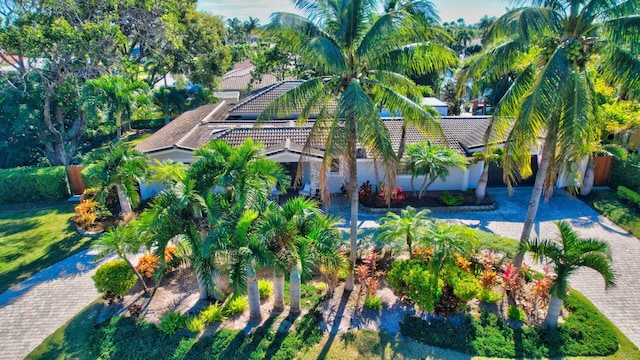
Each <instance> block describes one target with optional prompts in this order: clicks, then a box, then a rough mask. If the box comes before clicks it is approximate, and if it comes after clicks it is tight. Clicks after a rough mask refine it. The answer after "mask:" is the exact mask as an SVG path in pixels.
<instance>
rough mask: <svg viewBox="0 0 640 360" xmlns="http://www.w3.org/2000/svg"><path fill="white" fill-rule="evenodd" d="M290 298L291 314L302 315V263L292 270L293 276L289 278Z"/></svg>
mask: <svg viewBox="0 0 640 360" xmlns="http://www.w3.org/2000/svg"><path fill="white" fill-rule="evenodd" d="M289 296H290V300H289V301H290V303H291V305H290V306H289V313H291V314H299V313H300V263H298V264H296V265H295V266H293V267H292V268H291V275H290V276H289Z"/></svg>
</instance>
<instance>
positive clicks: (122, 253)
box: [118, 251, 149, 292]
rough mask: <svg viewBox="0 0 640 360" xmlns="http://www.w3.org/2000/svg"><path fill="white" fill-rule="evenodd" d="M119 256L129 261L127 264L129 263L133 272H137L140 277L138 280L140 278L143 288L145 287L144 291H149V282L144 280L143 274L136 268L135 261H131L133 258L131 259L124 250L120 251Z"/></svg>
mask: <svg viewBox="0 0 640 360" xmlns="http://www.w3.org/2000/svg"><path fill="white" fill-rule="evenodd" d="M118 256H120V258H121V259H122V260H124V261H125V262H126V263H127V265H129V267H130V268H131V270H133V272H134V273H135V274H136V277H137V278H138V280H140V283H141V284H142V288H143V289H144V291H145V292H146V291H148V290H149V287H147V283H146V282H145V281H144V278H143V277H142V274H140V272H139V271H138V269H136V267H135V266H133V263H132V262H131V260H129V258H128V257H127V256H126V255H125V254H124V252H122V251H118Z"/></svg>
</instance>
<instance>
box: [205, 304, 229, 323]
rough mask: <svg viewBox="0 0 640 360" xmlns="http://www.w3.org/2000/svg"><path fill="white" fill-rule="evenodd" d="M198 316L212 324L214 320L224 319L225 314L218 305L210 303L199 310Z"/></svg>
mask: <svg viewBox="0 0 640 360" xmlns="http://www.w3.org/2000/svg"><path fill="white" fill-rule="evenodd" d="M200 318H202V319H203V320H204V321H205V322H206V323H207V324H212V323H214V322H216V321H222V320H224V318H225V316H224V312H223V311H222V307H221V306H220V305H218V304H211V305H209V306H207V307H206V308H204V310H202V311H201V312H200Z"/></svg>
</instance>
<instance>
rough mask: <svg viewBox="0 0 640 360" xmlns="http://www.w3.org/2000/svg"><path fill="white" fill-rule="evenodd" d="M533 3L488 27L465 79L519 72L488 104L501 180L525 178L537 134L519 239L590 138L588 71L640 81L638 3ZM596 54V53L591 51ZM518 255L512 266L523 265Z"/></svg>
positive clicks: (628, 82) (592, 101) (633, 83)
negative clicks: (500, 149) (537, 155)
mask: <svg viewBox="0 0 640 360" xmlns="http://www.w3.org/2000/svg"><path fill="white" fill-rule="evenodd" d="M520 3H531V4H532V5H534V6H531V7H520V8H516V9H513V10H511V11H509V12H507V13H506V14H505V15H503V16H502V17H500V18H499V19H498V20H496V22H495V23H494V24H493V25H492V26H491V28H490V30H489V32H488V33H487V37H486V41H487V43H488V44H489V49H488V50H487V51H486V52H484V53H483V54H482V55H480V56H478V57H477V58H474V59H472V61H471V62H470V63H469V64H468V65H467V69H466V71H465V74H466V75H465V76H464V81H462V83H465V82H466V79H467V78H471V77H474V78H481V77H483V76H484V77H485V78H488V79H499V78H501V77H502V76H503V75H505V74H508V73H510V72H516V73H517V74H518V76H517V77H516V78H515V80H514V81H513V82H512V83H511V86H510V87H509V90H508V91H507V92H506V93H505V95H504V96H503V97H502V99H500V101H499V102H498V104H497V105H496V107H495V109H494V110H495V112H494V116H493V119H492V123H491V126H490V127H489V129H488V131H487V133H486V135H485V141H487V142H489V141H488V139H489V138H494V136H497V137H498V138H504V136H505V134H507V133H509V135H508V137H507V140H506V144H505V155H504V163H503V166H504V171H505V175H504V176H505V180H506V181H507V182H508V183H509V185H511V183H512V182H513V181H516V180H517V179H518V177H519V175H520V176H522V177H527V176H530V175H531V167H530V153H531V150H530V149H531V148H532V147H533V146H535V145H536V144H537V141H538V139H539V138H540V137H544V144H543V146H542V160H541V162H540V166H539V167H538V173H537V174H536V178H535V183H534V187H533V191H532V194H531V201H530V202H529V208H528V210H527V215H526V218H525V222H524V226H523V230H522V234H521V236H520V241H521V242H525V241H526V240H527V239H528V238H529V236H530V234H531V229H532V227H533V224H534V221H535V217H536V213H537V210H538V205H539V202H540V198H541V195H542V192H543V188H545V187H546V190H547V194H550V193H551V191H552V188H553V185H554V179H555V178H556V175H557V174H558V172H559V171H560V168H561V167H565V169H568V170H569V171H568V172H569V173H576V171H575V170H577V167H576V164H577V163H578V162H580V161H581V160H582V159H583V158H584V156H585V155H586V154H587V150H585V149H587V148H588V146H586V145H588V144H589V143H591V142H593V141H595V140H596V139H595V131H594V129H596V128H597V126H596V125H595V122H594V121H595V114H596V111H597V107H598V103H597V99H596V96H595V91H594V86H593V80H592V76H591V72H592V70H596V67H595V65H596V61H597V62H598V67H597V70H598V71H599V72H600V73H601V74H602V75H603V77H604V78H605V79H607V80H608V81H609V82H611V83H613V84H616V85H620V84H624V85H625V86H630V87H637V86H638V84H640V60H639V58H638V56H637V55H638V47H637V46H636V45H637V44H638V42H639V41H640V32H638V31H637V29H638V27H639V26H640V18H638V16H637V14H638V11H639V10H640V4H639V3H638V1H605V0H592V1H585V0H580V1H567V0H552V1H537V0H535V1H533V0H532V1H526V2H520ZM596 55H597V56H596ZM522 259H523V256H522V254H520V255H519V256H518V257H517V258H516V261H515V264H516V267H517V268H519V267H520V266H521V264H522Z"/></svg>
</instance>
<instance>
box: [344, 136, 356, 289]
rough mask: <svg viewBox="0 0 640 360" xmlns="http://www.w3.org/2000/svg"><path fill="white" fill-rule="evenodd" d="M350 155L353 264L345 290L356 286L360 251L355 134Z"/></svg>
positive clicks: (351, 142)
mask: <svg viewBox="0 0 640 360" xmlns="http://www.w3.org/2000/svg"><path fill="white" fill-rule="evenodd" d="M348 149H349V156H348V157H350V158H351V164H350V166H349V168H350V169H349V192H350V194H351V199H350V200H351V219H350V221H351V231H350V242H351V264H349V275H348V276H347V281H346V284H345V286H344V288H345V290H347V291H352V290H353V289H354V288H355V281H354V280H355V279H354V276H353V271H354V268H355V266H356V260H357V252H358V168H357V160H356V137H355V134H352V136H351V137H350V139H349V146H348Z"/></svg>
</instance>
